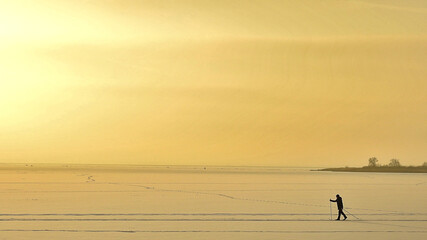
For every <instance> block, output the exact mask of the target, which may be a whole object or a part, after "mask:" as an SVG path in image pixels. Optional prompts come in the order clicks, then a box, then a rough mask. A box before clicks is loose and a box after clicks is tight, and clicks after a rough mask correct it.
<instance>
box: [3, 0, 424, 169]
mask: <svg viewBox="0 0 427 240" xmlns="http://www.w3.org/2000/svg"><path fill="white" fill-rule="evenodd" d="M426 19H427V1H424V0H419V1H416V0H413V1H411V0H387V1H374V0H369V1H368V0H366V1H357V0H355V1H352V0H348V1H344V0H342V1H338V0H337V1H332V0H325V1H317V0H312V1H306V0H299V1H267V0H260V1H250V0H244V1H235V0H227V1H218V0H215V1H202V0H194V1H186V0H180V1H160V0H156V1H154V0H153V1H137V0H134V1H129V0H115V1H114V0H104V1H100V0H98V1H90V0H86V1H83V0H82V1H74V0H31V1H30V0H10V1H9V0H1V1H0V74H1V77H0V162H61V163H65V162H67V163H138V164H202V165H204V164H215V165H284V166H345V165H349V166H357V165H364V164H366V163H367V159H368V158H369V157H371V156H376V157H378V158H379V160H380V163H387V162H388V161H389V159H390V158H399V159H400V160H401V163H403V164H416V165H419V164H422V163H423V162H425V161H427V124H426V122H427V121H426V120H427V97H426V96H427V95H426V92H427V81H426V76H427V67H426V63H427V21H426Z"/></svg>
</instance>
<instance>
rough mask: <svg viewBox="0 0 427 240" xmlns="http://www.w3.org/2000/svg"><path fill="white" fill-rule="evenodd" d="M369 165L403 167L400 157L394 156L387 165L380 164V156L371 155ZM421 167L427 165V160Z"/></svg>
mask: <svg viewBox="0 0 427 240" xmlns="http://www.w3.org/2000/svg"><path fill="white" fill-rule="evenodd" d="M368 167H402V165H401V164H400V161H399V159H396V158H392V159H390V162H389V163H388V164H386V165H380V164H379V163H378V158H376V157H371V158H369V159H368ZM421 167H427V162H424V163H423V164H422V165H421Z"/></svg>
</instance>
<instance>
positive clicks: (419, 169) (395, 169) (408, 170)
mask: <svg viewBox="0 0 427 240" xmlns="http://www.w3.org/2000/svg"><path fill="white" fill-rule="evenodd" d="M313 171H329V172H385V173H427V167H424V166H416V167H412V166H409V167H404V166H402V167H388V166H384V167H340V168H323V169H317V170H313Z"/></svg>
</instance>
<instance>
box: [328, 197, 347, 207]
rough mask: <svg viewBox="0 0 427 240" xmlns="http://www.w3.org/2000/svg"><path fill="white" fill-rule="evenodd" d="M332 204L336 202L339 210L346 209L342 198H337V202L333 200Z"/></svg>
mask: <svg viewBox="0 0 427 240" xmlns="http://www.w3.org/2000/svg"><path fill="white" fill-rule="evenodd" d="M331 202H336V203H337V207H338V209H343V208H344V204H343V203H342V198H341V197H337V199H336V200H331Z"/></svg>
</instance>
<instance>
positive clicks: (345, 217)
mask: <svg viewBox="0 0 427 240" xmlns="http://www.w3.org/2000/svg"><path fill="white" fill-rule="evenodd" d="M341 213H342V215H343V216H344V220H346V219H347V216H346V215H345V213H344V211H343V209H341Z"/></svg>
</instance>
